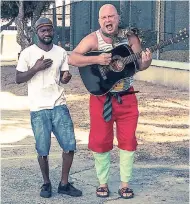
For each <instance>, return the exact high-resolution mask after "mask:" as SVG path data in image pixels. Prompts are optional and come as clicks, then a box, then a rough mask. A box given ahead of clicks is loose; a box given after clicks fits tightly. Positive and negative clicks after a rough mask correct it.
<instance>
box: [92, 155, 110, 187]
mask: <svg viewBox="0 0 190 204" xmlns="http://www.w3.org/2000/svg"><path fill="white" fill-rule="evenodd" d="M93 155H94V159H95V168H96V173H97V177H98V180H99V182H100V184H106V183H108V177H109V169H110V152H105V153H96V152H93Z"/></svg>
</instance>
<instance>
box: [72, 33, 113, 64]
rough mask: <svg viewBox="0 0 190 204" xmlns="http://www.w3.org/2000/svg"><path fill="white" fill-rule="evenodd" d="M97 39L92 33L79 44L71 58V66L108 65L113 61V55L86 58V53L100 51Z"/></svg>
mask: <svg viewBox="0 0 190 204" xmlns="http://www.w3.org/2000/svg"><path fill="white" fill-rule="evenodd" d="M97 44H98V43H97V37H96V34H95V33H91V34H89V35H88V36H86V37H85V38H83V39H82V41H81V42H80V43H79V44H78V46H77V47H76V48H75V49H74V50H73V51H72V53H71V55H70V56H69V61H68V62H69V64H71V65H73V66H77V67H83V66H87V65H92V64H101V65H108V64H109V63H110V61H111V54H102V55H98V56H84V54H85V53H87V52H89V51H92V50H98V47H97V46H98V45H97Z"/></svg>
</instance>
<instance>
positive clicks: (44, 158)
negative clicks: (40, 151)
mask: <svg viewBox="0 0 190 204" xmlns="http://www.w3.org/2000/svg"><path fill="white" fill-rule="evenodd" d="M38 160H44V161H48V155H47V156H40V155H38Z"/></svg>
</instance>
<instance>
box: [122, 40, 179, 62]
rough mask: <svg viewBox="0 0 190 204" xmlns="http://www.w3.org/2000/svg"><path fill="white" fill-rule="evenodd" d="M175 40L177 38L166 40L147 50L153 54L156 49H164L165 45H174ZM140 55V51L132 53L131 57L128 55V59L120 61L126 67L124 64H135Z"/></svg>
mask: <svg viewBox="0 0 190 204" xmlns="http://www.w3.org/2000/svg"><path fill="white" fill-rule="evenodd" d="M175 39H177V38H171V39H168V40H166V41H162V42H160V43H159V44H156V45H154V46H151V47H149V50H150V51H151V52H154V51H156V50H158V49H161V48H163V47H165V46H167V45H170V44H174V43H175V42H176V41H175ZM141 53H142V51H141V52H137V53H134V54H132V55H129V56H128V57H125V58H123V59H122V61H123V63H124V64H125V65H126V64H129V63H131V62H135V61H136V60H138V59H140V58H141Z"/></svg>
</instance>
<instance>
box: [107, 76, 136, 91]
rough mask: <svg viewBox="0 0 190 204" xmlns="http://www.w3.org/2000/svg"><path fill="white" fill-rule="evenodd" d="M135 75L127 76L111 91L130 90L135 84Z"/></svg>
mask: <svg viewBox="0 0 190 204" xmlns="http://www.w3.org/2000/svg"><path fill="white" fill-rule="evenodd" d="M133 81H134V79H133V76H132V77H128V78H125V79H123V80H121V81H120V82H118V83H117V84H116V85H115V86H114V87H113V89H112V90H111V91H110V92H122V91H126V90H128V89H129V88H130V87H131V86H132V84H133Z"/></svg>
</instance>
